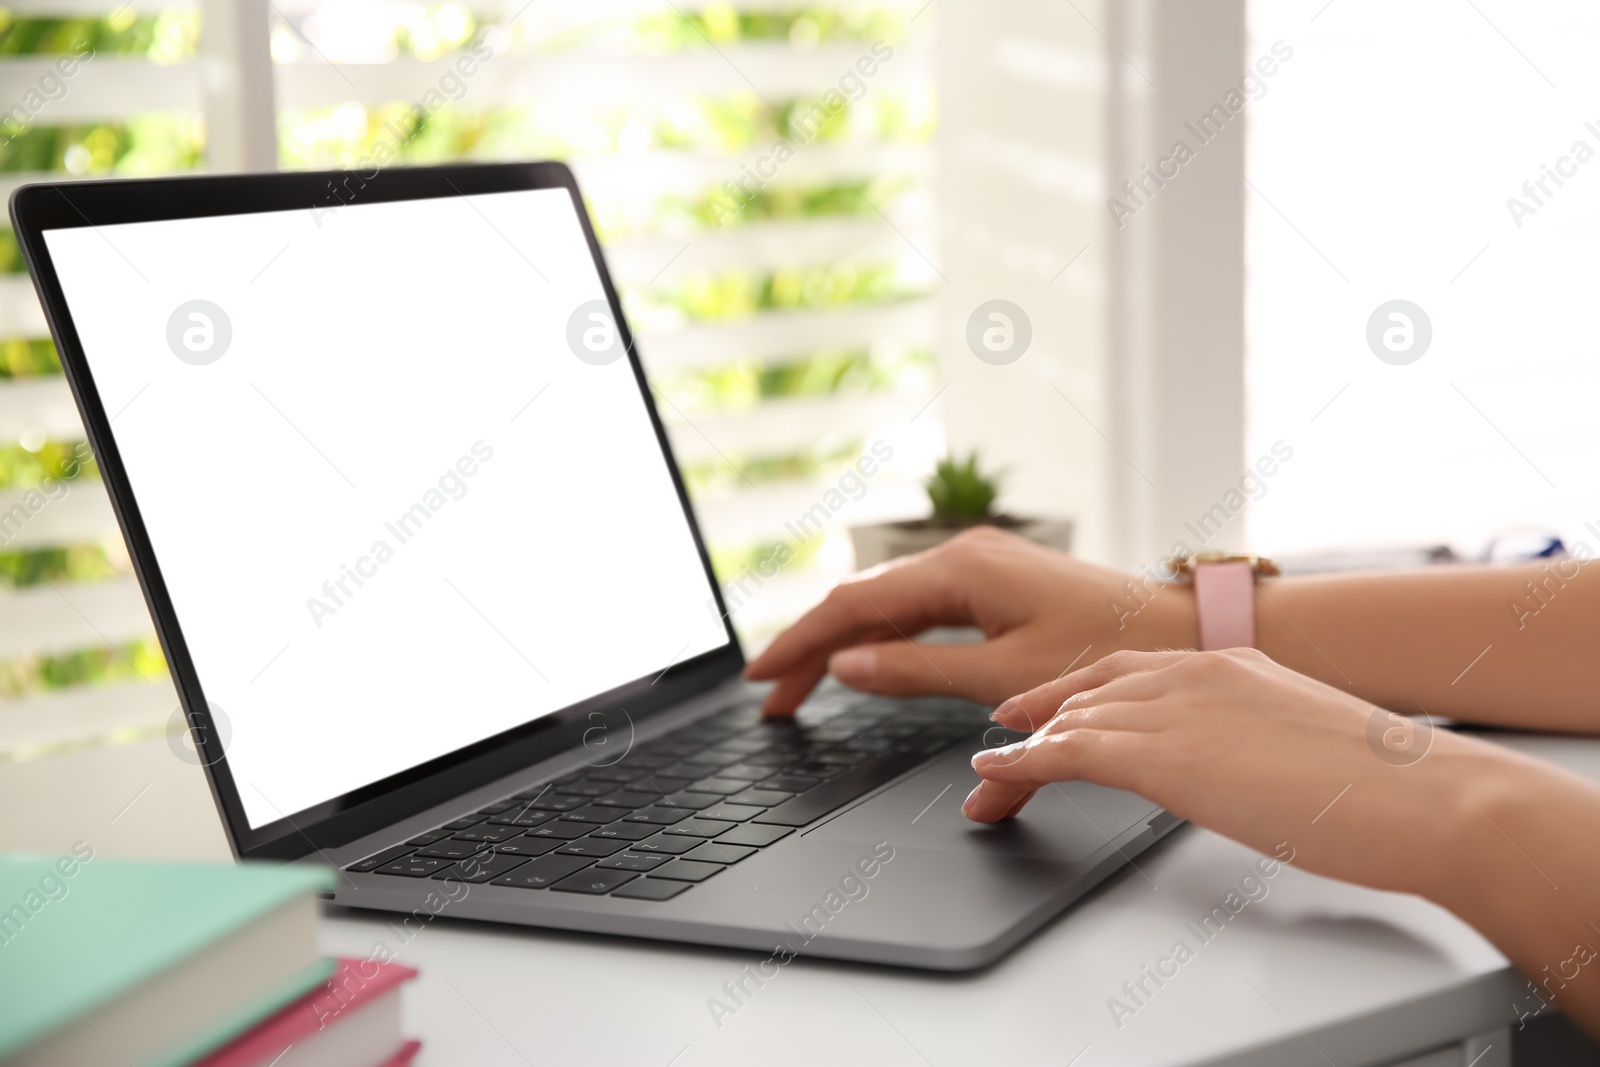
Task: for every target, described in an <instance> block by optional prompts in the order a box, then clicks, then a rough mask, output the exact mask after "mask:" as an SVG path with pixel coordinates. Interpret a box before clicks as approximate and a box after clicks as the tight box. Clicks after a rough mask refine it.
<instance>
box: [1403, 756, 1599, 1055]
mask: <svg viewBox="0 0 1600 1067" xmlns="http://www.w3.org/2000/svg"><path fill="white" fill-rule="evenodd" d="M1483 747H1484V748H1490V747H1492V746H1488V745H1484V746H1483ZM1465 762H1466V764H1469V765H1463V762H1462V761H1452V760H1450V759H1448V758H1447V759H1445V760H1442V761H1440V762H1439V763H1438V764H1436V765H1435V767H1434V768H1432V773H1433V774H1434V775H1436V776H1437V777H1438V778H1440V779H1441V780H1445V779H1448V781H1445V782H1444V788H1441V790H1440V792H1441V794H1442V797H1441V799H1442V801H1443V803H1444V804H1445V806H1446V808H1447V809H1448V810H1447V811H1446V812H1443V813H1441V820H1440V821H1441V823H1443V824H1444V826H1443V827H1441V826H1440V825H1439V824H1433V825H1430V826H1429V827H1428V829H1427V830H1426V835H1427V836H1428V837H1429V838H1431V839H1432V843H1431V844H1430V843H1427V842H1422V841H1419V842H1418V847H1419V848H1423V849H1431V848H1434V847H1439V846H1442V847H1439V853H1438V855H1439V862H1438V863H1437V864H1435V865H1434V868H1433V869H1434V871H1435V872H1436V873H1435V874H1433V875H1432V877H1431V879H1430V882H1429V883H1428V884H1427V885H1425V886H1422V887H1420V888H1421V890H1422V894H1421V895H1423V896H1426V897H1428V898H1429V899H1432V900H1434V901H1435V902H1437V903H1439V904H1442V905H1444V906H1445V907H1447V908H1449V909H1450V910H1451V911H1453V912H1454V913H1455V914H1456V915H1458V916H1460V917H1461V918H1462V919H1463V920H1464V921H1466V922H1467V923H1469V924H1470V925H1472V926H1473V927H1474V928H1475V929H1477V930H1478V932H1479V933H1481V934H1483V935H1484V936H1485V937H1486V938H1488V939H1489V940H1490V941H1491V942H1493V943H1494V945H1495V947H1497V948H1499V949H1500V951H1502V952H1504V953H1505V954H1506V956H1508V957H1509V958H1510V959H1511V962H1512V963H1513V964H1515V965H1516V967H1517V969H1518V970H1520V971H1521V972H1522V973H1523V974H1524V975H1526V976H1527V978H1528V980H1529V982H1528V985H1527V987H1525V988H1524V989H1523V990H1522V995H1521V997H1520V999H1519V1000H1518V1002H1517V1003H1516V1005H1515V1008H1516V1010H1517V1012H1518V1013H1519V1015H1521V1016H1522V1018H1523V1020H1524V1022H1526V1021H1527V1020H1528V1018H1530V1017H1531V1016H1535V1015H1541V1014H1545V1013H1547V1012H1549V1011H1557V1010H1559V1011H1565V1012H1566V1013H1567V1014H1568V1015H1569V1016H1571V1017H1572V1018H1573V1020H1574V1021H1576V1022H1577V1023H1579V1024H1580V1025H1581V1026H1583V1027H1584V1028H1585V1029H1586V1030H1588V1031H1589V1033H1591V1034H1596V1035H1600V853H1597V852H1596V850H1595V849H1593V848H1592V847H1590V846H1591V844H1592V842H1594V841H1595V840H1596V839H1600V789H1597V788H1596V787H1595V786H1594V785H1593V784H1592V783H1590V782H1588V781H1586V780H1583V779H1580V778H1578V777H1577V776H1575V775H1571V774H1569V773H1567V772H1566V771H1564V770H1561V769H1559V768H1555V767H1551V766H1549V765H1547V764H1543V763H1539V762H1536V761H1534V760H1530V759H1526V758H1524V757H1521V756H1518V755H1515V754H1512V753H1496V754H1494V755H1492V756H1487V757H1481V758H1473V759H1470V760H1468V761H1465ZM1419 769H1420V768H1419ZM1428 821H1429V822H1430V823H1432V820H1428ZM1445 827H1447V828H1445ZM1441 830H1442V832H1441Z"/></svg>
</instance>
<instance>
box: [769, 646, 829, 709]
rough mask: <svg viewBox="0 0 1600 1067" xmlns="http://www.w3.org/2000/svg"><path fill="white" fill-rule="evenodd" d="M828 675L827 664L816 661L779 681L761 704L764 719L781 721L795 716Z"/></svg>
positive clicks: (822, 661) (823, 661)
mask: <svg viewBox="0 0 1600 1067" xmlns="http://www.w3.org/2000/svg"><path fill="white" fill-rule="evenodd" d="M827 673H828V664H827V662H826V661H825V660H816V661H813V662H812V663H809V664H807V665H806V666H805V667H804V668H802V669H800V670H795V671H791V672H790V673H789V674H786V675H784V676H783V677H782V678H780V679H778V684H777V685H775V686H773V687H772V692H770V693H768V694H767V698H766V699H765V700H763V701H762V702H761V715H762V717H763V718H772V719H779V718H787V717H788V716H791V715H793V714H794V713H795V709H796V708H798V707H799V706H800V705H801V704H802V703H804V702H805V699H806V697H808V696H810V695H811V690H813V689H815V688H816V687H817V683H818V682H820V681H822V679H823V677H824V676H825V675H826V674H827Z"/></svg>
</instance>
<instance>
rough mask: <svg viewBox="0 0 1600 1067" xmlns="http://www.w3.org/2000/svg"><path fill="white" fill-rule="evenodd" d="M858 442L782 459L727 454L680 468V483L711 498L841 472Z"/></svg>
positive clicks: (857, 452)
mask: <svg viewBox="0 0 1600 1067" xmlns="http://www.w3.org/2000/svg"><path fill="white" fill-rule="evenodd" d="M861 446H862V442H861V441H859V440H857V441H850V442H847V443H844V444H839V443H829V444H825V445H818V446H817V447H815V448H812V449H810V450H808V451H805V452H796V453H791V454H789V455H785V456H745V455H741V454H737V453H735V454H730V455H726V456H724V457H721V458H718V459H714V460H705V461H703V462H700V463H686V464H684V465H683V468H682V470H683V480H684V482H685V484H687V485H688V487H689V491H690V493H691V494H694V495H696V496H701V495H713V494H716V493H718V492H721V491H727V490H736V489H738V488H740V487H747V486H749V485H752V484H754V485H760V484H762V483H763V482H781V481H790V480H797V479H815V478H821V477H825V476H826V475H829V474H833V473H836V472H838V471H842V470H843V469H844V468H845V466H846V465H847V464H850V463H852V462H854V461H855V459H856V458H857V457H858V456H860V455H861Z"/></svg>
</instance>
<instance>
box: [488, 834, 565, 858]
mask: <svg viewBox="0 0 1600 1067" xmlns="http://www.w3.org/2000/svg"><path fill="white" fill-rule="evenodd" d="M560 845H561V838H559V837H513V838H512V839H511V840H510V841H504V842H501V843H500V844H498V845H495V846H494V850H495V851H496V852H503V853H505V854H506V855H508V856H542V855H544V854H545V853H546V852H549V851H550V850H551V849H554V848H559V847H560Z"/></svg>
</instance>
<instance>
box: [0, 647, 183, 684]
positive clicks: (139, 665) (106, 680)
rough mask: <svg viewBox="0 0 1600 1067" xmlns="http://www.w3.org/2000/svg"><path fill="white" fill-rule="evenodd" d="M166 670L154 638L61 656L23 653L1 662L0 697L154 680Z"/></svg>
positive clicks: (81, 650) (87, 649)
mask: <svg viewBox="0 0 1600 1067" xmlns="http://www.w3.org/2000/svg"><path fill="white" fill-rule="evenodd" d="M166 671H167V661H166V658H165V657H164V656H162V654H161V646H160V645H159V644H157V643H156V639H155V638H154V637H145V638H140V639H139V640H137V641H130V642H128V643H127V644H123V645H101V646H98V647H95V648H83V649H78V650H76V651H73V652H68V653H64V654H61V655H52V656H23V657H21V658H19V659H14V660H10V661H7V662H3V663H0V698H12V699H14V698H16V697H19V696H24V695H27V694H28V693H31V692H37V691H38V690H42V689H64V688H66V687H68V686H78V685H109V684H111V683H113V682H129V681H154V680H155V679H158V678H161V677H162V676H163V675H165V674H166Z"/></svg>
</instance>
